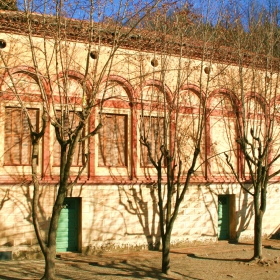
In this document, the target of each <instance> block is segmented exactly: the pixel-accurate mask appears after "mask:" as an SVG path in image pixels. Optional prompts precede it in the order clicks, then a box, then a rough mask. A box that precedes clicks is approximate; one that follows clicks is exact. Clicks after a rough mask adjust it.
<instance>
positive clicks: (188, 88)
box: [180, 84, 205, 101]
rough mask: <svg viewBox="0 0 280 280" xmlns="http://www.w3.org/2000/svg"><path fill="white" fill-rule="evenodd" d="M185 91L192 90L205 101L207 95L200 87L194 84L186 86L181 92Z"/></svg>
mask: <svg viewBox="0 0 280 280" xmlns="http://www.w3.org/2000/svg"><path fill="white" fill-rule="evenodd" d="M183 90H190V91H192V92H193V93H195V94H196V95H197V97H198V98H199V99H201V98H202V100H203V101H205V93H204V91H203V90H201V89H200V88H199V87H198V86H196V85H194V84H185V85H183V86H182V87H181V88H180V91H183Z"/></svg>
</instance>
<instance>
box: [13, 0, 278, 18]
mask: <svg viewBox="0 0 280 280" xmlns="http://www.w3.org/2000/svg"><path fill="white" fill-rule="evenodd" d="M92 1H94V7H95V10H94V19H95V20H96V21H98V20H102V18H103V16H108V17H110V16H112V15H113V14H114V15H116V14H117V13H118V10H119V7H121V11H122V12H125V13H128V12H129V11H133V10H135V9H136V10H137V9H138V10H139V9H140V8H141V7H143V5H145V3H147V1H144V0H133V1H132V0H92ZM149 1H152V0H149ZM149 1H148V2H149ZM29 2H32V4H33V5H32V11H36V12H41V13H42V12H43V11H44V9H46V12H47V13H54V11H55V4H54V2H55V1H53V0H33V1H29ZM175 2H176V3H177V5H182V4H183V3H185V2H184V1H182V0H164V3H166V4H169V5H170V7H172V6H175V5H176V4H175ZM189 2H190V3H191V4H192V6H193V8H194V9H195V10H196V11H197V12H198V13H200V14H202V15H203V17H204V18H205V19H207V20H208V21H210V22H212V23H215V22H216V21H217V20H218V18H219V12H220V11H221V12H222V14H223V15H224V13H225V10H226V9H228V8H230V9H231V10H232V13H236V14H240V15H242V16H243V17H248V15H249V10H250V9H251V8H252V7H255V11H258V10H261V9H262V8H263V7H265V8H266V9H267V10H268V11H269V10H272V9H274V8H275V7H276V6H277V7H280V0H189ZM23 3H24V0H18V4H19V7H20V9H23ZM44 3H46V5H44ZM89 3H90V0H63V5H64V6H63V9H64V10H65V12H66V13H68V16H69V17H73V18H77V19H86V18H88V16H89Z"/></svg>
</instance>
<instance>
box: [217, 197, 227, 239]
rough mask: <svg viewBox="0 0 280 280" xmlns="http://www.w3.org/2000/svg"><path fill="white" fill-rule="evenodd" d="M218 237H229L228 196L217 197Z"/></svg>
mask: <svg viewBox="0 0 280 280" xmlns="http://www.w3.org/2000/svg"><path fill="white" fill-rule="evenodd" d="M218 239H219V240H227V239H229V196H227V195H223V196H219V197H218Z"/></svg>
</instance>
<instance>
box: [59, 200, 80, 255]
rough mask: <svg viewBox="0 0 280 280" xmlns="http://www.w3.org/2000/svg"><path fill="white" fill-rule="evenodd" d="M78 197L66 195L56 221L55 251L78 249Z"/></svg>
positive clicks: (73, 250)
mask: <svg viewBox="0 0 280 280" xmlns="http://www.w3.org/2000/svg"><path fill="white" fill-rule="evenodd" d="M79 210H80V199H79V198H72V197H67V198H65V199H64V205H63V208H62V210H61V213H60V217H59V221H58V229H57V234H56V251H57V252H67V251H72V252H75V251H78V234H79V212H80V211H79Z"/></svg>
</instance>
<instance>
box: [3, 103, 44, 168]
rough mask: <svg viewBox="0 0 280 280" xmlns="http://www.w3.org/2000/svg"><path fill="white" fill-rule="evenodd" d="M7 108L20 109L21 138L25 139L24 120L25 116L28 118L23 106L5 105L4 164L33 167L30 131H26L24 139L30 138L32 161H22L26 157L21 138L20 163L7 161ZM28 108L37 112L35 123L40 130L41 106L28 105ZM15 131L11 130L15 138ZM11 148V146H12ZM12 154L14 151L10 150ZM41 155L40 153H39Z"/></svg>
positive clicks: (5, 165) (37, 129) (30, 147)
mask: <svg viewBox="0 0 280 280" xmlns="http://www.w3.org/2000/svg"><path fill="white" fill-rule="evenodd" d="M7 109H13V110H18V111H20V114H21V123H20V126H21V129H20V130H21V133H20V138H21V139H23V137H24V133H23V130H24V122H23V120H24V119H23V118H26V117H25V115H24V112H23V109H22V108H21V107H18V106H12V105H5V106H4V112H5V113H4V118H5V119H4V128H3V130H4V139H3V142H4V143H3V147H4V148H3V152H4V157H3V166H4V167H10V166H28V167H31V153H32V144H31V136H30V132H28V133H26V136H25V138H24V139H28V138H29V140H28V144H29V147H28V149H29V153H30V162H29V163H23V162H22V159H23V157H24V155H23V150H22V145H23V141H22V140H21V141H20V142H19V144H20V147H19V152H20V155H19V158H20V163H13V162H7V161H6V159H5V158H6V151H7V150H6V149H5V147H6V134H7V133H6V116H7ZM26 109H27V110H28V111H35V114H36V116H35V118H36V124H35V126H36V131H37V132H38V131H39V126H40V109H39V108H37V107H34V106H27V107H26ZM27 129H28V131H29V126H28V128H27ZM14 134H15V133H13V132H11V137H12V138H13V137H14V136H13V135H14ZM10 149H11V148H10ZM10 154H12V151H11V152H10ZM11 156H12V155H11ZM39 156H40V155H39ZM39 156H38V158H37V164H38V163H39Z"/></svg>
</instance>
